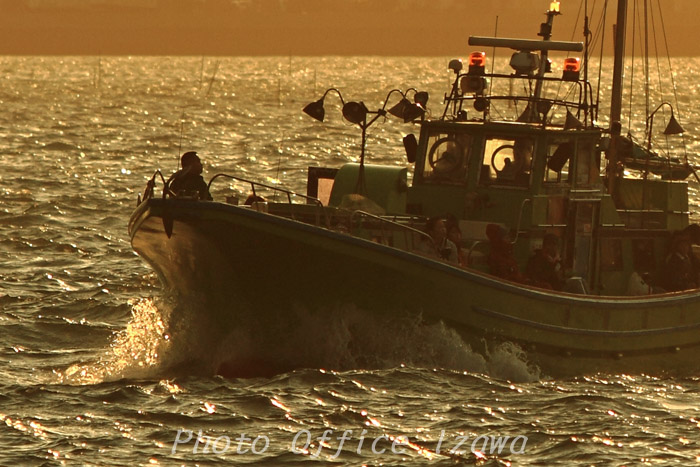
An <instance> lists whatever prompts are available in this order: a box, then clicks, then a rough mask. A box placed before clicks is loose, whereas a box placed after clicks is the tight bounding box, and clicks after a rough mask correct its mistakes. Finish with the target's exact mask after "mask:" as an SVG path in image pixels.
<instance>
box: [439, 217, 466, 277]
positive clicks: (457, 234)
mask: <svg viewBox="0 0 700 467" xmlns="http://www.w3.org/2000/svg"><path fill="white" fill-rule="evenodd" d="M445 225H446V227H447V239H448V240H450V241H451V242H452V243H454V244H455V247H456V248H457V263H458V264H459V265H460V266H462V267H463V268H466V267H467V266H468V265H469V264H468V263H469V261H468V253H467V251H465V250H464V248H462V230H461V229H460V228H459V223H458V222H457V219H455V218H454V217H453V216H449V217H448V218H447V222H446V224H445Z"/></svg>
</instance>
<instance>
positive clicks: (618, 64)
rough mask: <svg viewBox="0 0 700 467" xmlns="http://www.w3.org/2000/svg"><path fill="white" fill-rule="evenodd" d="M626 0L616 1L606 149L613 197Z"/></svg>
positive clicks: (616, 164)
mask: <svg viewBox="0 0 700 467" xmlns="http://www.w3.org/2000/svg"><path fill="white" fill-rule="evenodd" d="M626 20H627V0H618V2H617V23H616V24H615V64H614V68H613V83H612V98H611V101H610V148H609V149H608V154H607V155H608V193H610V194H611V195H612V196H613V198H614V197H615V185H616V181H617V177H618V175H619V174H618V159H619V158H618V146H619V139H620V134H621V133H622V121H621V116H622V78H623V77H622V72H623V70H624V66H625V63H624V61H625V30H626V24H625V23H626Z"/></svg>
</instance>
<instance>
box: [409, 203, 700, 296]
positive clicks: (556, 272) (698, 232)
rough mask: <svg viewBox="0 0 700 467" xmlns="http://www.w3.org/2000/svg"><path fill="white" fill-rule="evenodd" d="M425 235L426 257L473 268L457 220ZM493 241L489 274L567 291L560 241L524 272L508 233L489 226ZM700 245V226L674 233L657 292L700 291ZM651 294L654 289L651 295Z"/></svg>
mask: <svg viewBox="0 0 700 467" xmlns="http://www.w3.org/2000/svg"><path fill="white" fill-rule="evenodd" d="M425 233H426V234H427V235H428V237H429V240H427V239H423V241H422V242H421V244H420V246H419V248H418V251H419V252H420V253H422V254H424V255H426V256H432V257H439V258H440V259H442V260H444V261H446V262H448V263H451V264H455V265H458V266H460V267H465V268H466V267H469V266H470V264H469V255H468V252H467V251H465V250H464V248H463V247H462V235H461V231H460V228H459V223H458V222H457V220H456V219H454V218H453V217H448V218H447V219H445V218H441V217H432V218H430V219H428V221H427V222H426V226H425ZM486 236H487V238H488V240H489V253H488V256H487V264H488V268H489V272H490V273H491V274H492V275H494V276H497V277H500V278H502V279H505V280H508V281H512V282H518V283H521V284H527V285H530V286H534V287H539V288H543V289H550V290H557V291H562V290H565V288H566V280H565V278H564V274H563V269H562V262H561V257H560V254H559V237H558V236H556V235H555V234H553V233H547V234H545V235H544V237H543V239H542V247H541V248H538V249H536V250H535V251H534V252H533V253H532V255H531V256H530V258H529V260H528V262H527V265H526V267H525V269H524V271H521V270H520V268H519V266H518V262H517V261H516V259H515V256H514V254H513V243H512V242H511V241H510V239H509V238H508V236H507V233H506V231H505V229H503V228H502V227H501V226H500V225H497V224H489V225H487V226H486ZM693 243H696V244H700V226H698V225H697V224H692V225H690V226H689V227H687V228H686V229H684V230H681V231H677V232H674V233H673V234H672V236H671V240H670V244H669V252H668V254H667V255H666V257H665V259H664V263H663V264H662V267H661V268H660V269H659V274H658V279H657V280H656V281H655V287H654V288H653V290H654V291H655V292H675V291H681V290H689V289H695V288H699V287H700V259H699V258H698V257H696V256H695V254H694V253H693V251H692V244H693ZM646 293H651V289H649V291H648V292H646Z"/></svg>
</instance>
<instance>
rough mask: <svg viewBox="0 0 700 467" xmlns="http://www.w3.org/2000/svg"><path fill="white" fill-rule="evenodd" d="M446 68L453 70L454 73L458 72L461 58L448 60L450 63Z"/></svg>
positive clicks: (460, 67) (460, 66)
mask: <svg viewBox="0 0 700 467" xmlns="http://www.w3.org/2000/svg"><path fill="white" fill-rule="evenodd" d="M447 68H448V69H450V70H452V71H454V72H455V74H456V75H458V74H459V72H460V71H462V59H461V58H455V59H452V60H450V64H449V65H447Z"/></svg>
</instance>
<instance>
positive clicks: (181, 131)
mask: <svg viewBox="0 0 700 467" xmlns="http://www.w3.org/2000/svg"><path fill="white" fill-rule="evenodd" d="M185 109H186V107H183V108H182V114H181V115H180V145H179V146H178V148H177V170H180V169H181V168H182V167H180V154H182V137H183V134H184V132H185Z"/></svg>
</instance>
